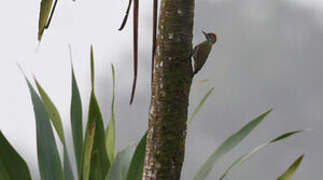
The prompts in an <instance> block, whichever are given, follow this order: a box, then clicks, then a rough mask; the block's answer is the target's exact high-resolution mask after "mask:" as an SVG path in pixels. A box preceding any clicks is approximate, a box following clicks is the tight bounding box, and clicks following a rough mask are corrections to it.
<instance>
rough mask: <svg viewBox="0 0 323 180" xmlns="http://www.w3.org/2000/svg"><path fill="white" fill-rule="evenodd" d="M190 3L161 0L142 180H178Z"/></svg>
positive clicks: (187, 87) (186, 86)
mask: <svg viewBox="0 0 323 180" xmlns="http://www.w3.org/2000/svg"><path fill="white" fill-rule="evenodd" d="M193 20H194V0H162V2H161V9H160V16H159V24H158V31H159V33H158V37H157V47H156V53H155V62H154V71H153V72H154V73H153V82H152V96H151V104H150V113H149V127H148V135H147V143H146V154H145V164H144V173H143V177H142V180H179V179H180V175H181V171H182V164H183V161H184V152H185V139H186V121H187V112H188V110H187V109H188V102H189V93H190V88H191V84H192V76H193V75H192V74H193V72H192V63H191V52H192V36H193V35H192V32H193Z"/></svg>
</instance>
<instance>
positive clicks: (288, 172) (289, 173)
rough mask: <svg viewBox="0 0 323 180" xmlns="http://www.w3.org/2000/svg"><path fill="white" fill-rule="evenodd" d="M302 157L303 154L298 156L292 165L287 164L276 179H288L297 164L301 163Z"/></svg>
mask: <svg viewBox="0 0 323 180" xmlns="http://www.w3.org/2000/svg"><path fill="white" fill-rule="evenodd" d="M303 158H304V154H302V155H301V156H299V157H298V158H297V159H296V160H295V161H294V162H293V164H292V165H290V166H289V168H288V169H287V170H286V171H285V172H284V173H283V174H282V175H281V176H279V177H278V178H277V180H290V178H291V177H292V176H293V174H294V173H295V172H296V170H297V168H298V166H299V165H300V164H301V162H302V160H303Z"/></svg>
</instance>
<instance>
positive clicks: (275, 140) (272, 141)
mask: <svg viewBox="0 0 323 180" xmlns="http://www.w3.org/2000/svg"><path fill="white" fill-rule="evenodd" d="M304 131H305V130H297V131H291V132H288V133H284V134H282V135H280V136H278V137H277V138H274V139H272V140H270V141H268V142H266V143H263V144H261V145H259V146H257V147H255V148H254V149H252V150H251V151H250V152H247V153H245V154H243V155H242V156H240V158H238V159H237V160H236V161H234V162H233V163H232V164H231V166H230V167H229V168H228V169H227V170H226V171H225V172H224V173H223V175H222V176H221V178H220V180H223V179H224V178H225V177H226V176H227V175H228V174H229V173H230V171H232V169H233V168H235V167H238V166H239V165H241V164H242V163H243V162H245V161H246V160H247V159H249V158H250V157H251V156H252V155H254V154H255V153H256V152H258V151H260V150H262V149H263V148H265V147H266V146H268V145H270V144H272V143H275V142H278V141H281V140H284V139H286V138H288V137H290V136H292V135H295V134H298V133H300V132H304Z"/></svg>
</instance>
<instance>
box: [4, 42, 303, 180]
mask: <svg viewBox="0 0 323 180" xmlns="http://www.w3.org/2000/svg"><path fill="white" fill-rule="evenodd" d="M90 52H91V56H90V62H91V96H90V102H89V109H88V110H89V112H88V120H87V124H86V130H85V134H84V136H83V131H82V129H83V125H82V101H81V96H80V92H79V89H78V85H77V82H76V77H75V75H74V70H73V67H72V68H71V72H72V97H71V109H70V120H71V127H72V135H73V144H74V156H75V159H76V161H75V162H73V163H75V165H76V167H77V172H76V173H75V174H74V173H73V171H72V168H71V162H70V160H69V154H68V153H67V152H68V150H67V146H66V140H65V134H64V127H63V125H62V124H63V123H62V119H61V117H60V114H59V112H58V110H57V108H56V106H55V105H54V103H53V102H52V101H51V99H50V97H49V96H48V95H47V93H46V92H45V90H44V89H43V88H42V87H41V85H40V83H39V82H38V81H37V80H36V78H34V82H35V84H36V88H37V90H38V92H37V91H36V89H35V88H34V87H33V86H32V84H31V81H30V80H28V78H27V77H26V76H25V78H26V82H27V85H28V87H29V90H30V94H31V99H32V103H33V106H34V113H35V119H36V134H37V152H38V163H39V172H40V178H41V179H42V180H64V179H65V180H75V179H79V180H89V179H90V180H140V179H141V177H142V173H143V165H144V155H145V144H146V133H147V132H145V133H144V135H143V137H142V138H141V139H140V140H139V141H138V142H137V143H135V144H132V145H129V146H127V147H125V148H124V149H122V150H121V151H120V152H118V153H116V154H115V152H114V151H115V117H114V98H115V73H114V67H113V65H111V69H112V79H113V91H112V103H111V112H110V118H109V123H108V125H107V126H106V127H104V124H103V119H102V115H101V112H100V107H99V105H98V102H97V99H96V96H95V91H94V88H95V84H94V77H95V75H94V55H93V48H92V47H91V51H90ZM212 91H213V88H211V89H210V90H208V91H207V93H206V94H205V95H204V97H203V98H202V99H201V101H200V103H199V104H198V105H197V107H196V108H195V109H194V111H193V113H192V114H191V117H190V118H189V121H188V125H189V124H190V123H191V122H192V120H193V119H194V118H195V117H196V115H197V114H198V112H199V110H200V109H201V108H202V106H203V105H204V103H205V101H206V100H207V98H208V97H209V96H210V94H211V93H212ZM270 112H271V110H269V111H267V112H265V113H263V114H261V115H260V116H258V117H256V118H255V119H253V120H251V121H250V122H248V123H247V124H246V125H245V126H243V127H242V128H241V129H240V130H238V131H236V132H235V133H233V134H232V135H231V136H230V137H228V138H227V139H226V140H225V141H224V142H223V143H222V144H221V145H220V146H219V147H218V148H217V149H216V150H215V151H214V152H213V153H212V154H211V155H210V157H209V158H208V159H207V160H206V162H205V163H204V164H203V165H202V166H201V168H200V169H199V170H198V171H197V173H196V174H195V176H194V177H193V178H192V179H193V180H204V179H206V177H207V176H208V175H209V173H210V171H211V170H212V168H214V166H215V165H216V163H217V162H218V160H219V159H220V158H222V157H223V156H224V155H225V154H226V153H227V152H229V151H230V150H231V149H233V148H234V147H235V146H236V145H238V144H239V143H240V142H241V141H242V140H243V139H245V138H246V137H247V135H248V134H249V133H250V132H251V131H252V130H253V129H254V128H255V127H256V126H257V125H259V124H260V123H261V122H262V121H263V119H264V118H265V117H266V116H267V115H268V114H269V113H270ZM52 127H54V130H55V132H56V134H57V135H58V137H59V138H58V139H59V143H61V144H62V145H63V162H61V158H60V155H59V153H58V148H57V144H56V143H57V142H56V141H55V138H54V132H53V130H52V129H53V128H52ZM303 131H304V130H296V131H291V132H288V133H284V134H282V135H280V136H278V137H276V138H273V139H272V140H270V141H268V142H266V143H264V144H261V145H260V146H257V147H256V148H254V149H252V150H251V151H250V152H247V153H245V154H242V155H241V157H240V158H238V159H237V160H236V161H234V162H233V163H232V165H231V166H229V167H228V169H227V170H226V171H225V172H224V173H223V175H222V176H219V180H224V179H227V180H228V179H230V178H229V176H228V175H229V173H230V172H231V171H232V170H233V169H234V168H236V167H238V166H239V165H241V164H242V163H243V162H244V161H245V160H247V159H248V158H250V157H251V156H252V155H253V154H255V153H256V152H257V151H259V150H261V149H263V148H264V147H266V146H268V145H270V144H273V143H276V142H278V141H281V140H283V139H286V138H288V137H290V136H292V135H295V134H297V133H300V132H303ZM0 157H1V158H0V179H1V180H21V179H26V180H28V179H31V176H30V173H29V170H28V167H27V165H26V163H25V161H24V160H23V159H22V158H21V156H20V155H19V154H18V153H17V152H16V151H15V150H14V148H13V147H12V146H11V145H10V143H9V142H8V141H7V140H6V138H5V136H4V135H3V134H2V132H1V131H0ZM302 159H303V155H301V156H300V157H299V158H297V160H296V161H295V162H293V164H292V165H291V166H290V167H289V168H288V169H287V170H286V171H285V172H284V173H283V174H282V175H281V176H279V177H278V178H277V180H289V179H290V178H291V176H292V175H293V173H294V172H295V171H296V169H297V167H298V166H299V165H300V163H301V161H302Z"/></svg>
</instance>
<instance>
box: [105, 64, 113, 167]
mask: <svg viewBox="0 0 323 180" xmlns="http://www.w3.org/2000/svg"><path fill="white" fill-rule="evenodd" d="M111 69H112V80H113V89H112V102H111V112H110V113H111V114H110V119H109V124H108V126H107V128H106V131H105V134H106V144H105V145H106V149H107V152H108V157H109V160H110V162H112V161H113V159H114V148H115V147H114V146H115V116H114V99H115V72H114V67H113V64H111Z"/></svg>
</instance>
